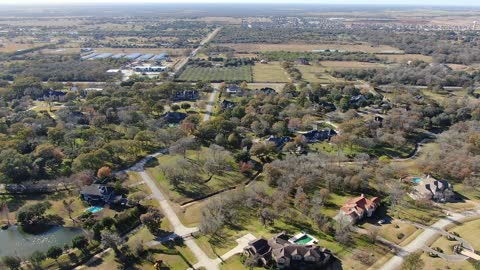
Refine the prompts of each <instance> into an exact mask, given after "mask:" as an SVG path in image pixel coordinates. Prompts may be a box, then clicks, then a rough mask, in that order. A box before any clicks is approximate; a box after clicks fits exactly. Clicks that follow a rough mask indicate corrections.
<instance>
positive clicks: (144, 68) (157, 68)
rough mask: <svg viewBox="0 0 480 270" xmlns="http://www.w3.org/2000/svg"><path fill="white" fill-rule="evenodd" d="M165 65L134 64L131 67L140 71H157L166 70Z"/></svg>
mask: <svg viewBox="0 0 480 270" xmlns="http://www.w3.org/2000/svg"><path fill="white" fill-rule="evenodd" d="M167 69H168V68H167V67H165V66H136V67H133V71H135V72H140V73H159V72H164V71H167Z"/></svg>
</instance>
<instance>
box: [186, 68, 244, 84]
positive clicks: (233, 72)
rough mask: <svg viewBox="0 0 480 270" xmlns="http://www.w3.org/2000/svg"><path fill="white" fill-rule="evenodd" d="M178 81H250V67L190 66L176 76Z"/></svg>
mask: <svg viewBox="0 0 480 270" xmlns="http://www.w3.org/2000/svg"><path fill="white" fill-rule="evenodd" d="M178 79H179V80H180V81H188V82H195V81H209V82H221V81H227V82H228V81H230V82H242V81H246V82H252V81H253V76H252V67H251V66H247V65H245V66H239V67H211V68H207V67H192V66H187V68H186V69H185V70H184V71H183V72H182V74H180V77H179V78H178Z"/></svg>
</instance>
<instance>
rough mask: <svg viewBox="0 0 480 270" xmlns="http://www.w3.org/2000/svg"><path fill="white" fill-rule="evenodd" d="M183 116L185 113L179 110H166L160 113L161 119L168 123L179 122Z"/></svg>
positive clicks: (184, 116)
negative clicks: (162, 113) (166, 111)
mask: <svg viewBox="0 0 480 270" xmlns="http://www.w3.org/2000/svg"><path fill="white" fill-rule="evenodd" d="M185 118H187V114H186V113H181V112H168V113H166V114H164V115H162V119H163V120H164V121H165V122H167V123H169V124H179V123H180V122H182V121H183V120H184V119H185Z"/></svg>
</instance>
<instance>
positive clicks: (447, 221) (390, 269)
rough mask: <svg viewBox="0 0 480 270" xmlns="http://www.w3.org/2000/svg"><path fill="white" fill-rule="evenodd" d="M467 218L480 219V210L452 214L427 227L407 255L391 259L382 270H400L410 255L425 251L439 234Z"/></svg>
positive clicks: (399, 255)
mask: <svg viewBox="0 0 480 270" xmlns="http://www.w3.org/2000/svg"><path fill="white" fill-rule="evenodd" d="M466 217H480V210H476V211H467V212H464V213H461V214H460V213H452V214H451V216H448V217H445V218H442V219H440V220H439V221H437V222H436V223H435V224H433V225H431V226H430V227H426V228H425V230H424V231H423V232H422V233H421V234H420V235H419V236H418V237H417V238H415V240H413V241H412V242H411V243H410V244H408V245H407V246H405V247H404V248H403V249H404V250H405V251H406V252H405V253H402V254H398V255H396V256H394V257H393V258H391V259H390V260H389V261H388V262H386V263H385V264H384V265H383V266H382V267H381V268H380V270H395V269H399V268H400V267H401V266H402V264H403V259H404V257H406V256H407V255H408V254H410V253H413V252H416V251H419V250H423V249H424V248H425V246H426V244H427V243H428V242H429V241H430V240H431V239H432V238H433V237H435V236H436V235H437V234H439V231H443V229H444V228H445V227H447V226H448V225H451V224H455V223H458V222H459V221H461V220H462V219H464V218H466Z"/></svg>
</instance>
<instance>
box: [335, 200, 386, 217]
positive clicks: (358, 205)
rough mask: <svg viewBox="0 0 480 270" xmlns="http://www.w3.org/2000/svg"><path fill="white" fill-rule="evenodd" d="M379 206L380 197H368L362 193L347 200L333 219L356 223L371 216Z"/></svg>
mask: <svg viewBox="0 0 480 270" xmlns="http://www.w3.org/2000/svg"><path fill="white" fill-rule="evenodd" d="M379 206H380V198H378V197H373V198H371V199H368V198H367V197H365V195H363V194H362V195H361V196H359V197H356V198H352V199H350V200H348V201H347V202H346V203H345V204H344V205H343V206H342V208H340V211H339V213H338V215H337V216H335V218H334V219H335V220H336V221H339V222H340V221H342V222H348V223H356V222H357V221H359V220H361V219H363V218H365V217H371V216H372V215H373V213H374V212H375V210H377V208H378V207H379Z"/></svg>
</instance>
